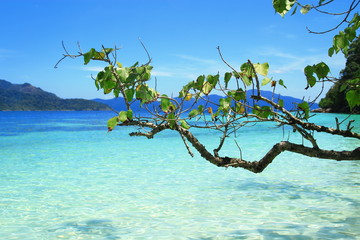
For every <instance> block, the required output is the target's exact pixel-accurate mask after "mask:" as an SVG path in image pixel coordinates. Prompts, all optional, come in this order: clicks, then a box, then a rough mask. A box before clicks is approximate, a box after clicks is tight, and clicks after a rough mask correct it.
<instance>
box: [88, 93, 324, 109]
mask: <svg viewBox="0 0 360 240" xmlns="http://www.w3.org/2000/svg"><path fill="white" fill-rule="evenodd" d="M252 94H253V93H252V91H251V90H248V91H247V92H246V95H247V96H248V98H250V95H252ZM261 94H262V96H264V97H266V98H268V99H272V97H273V98H274V100H275V101H277V99H282V100H284V107H285V108H286V109H287V110H289V111H291V110H296V105H295V103H301V102H302V100H301V99H298V98H294V97H289V96H281V95H279V94H274V96H273V94H272V92H270V91H261ZM208 97H209V99H210V101H208V102H207V101H205V100H199V101H198V103H197V104H195V106H196V105H206V107H212V108H213V109H217V106H216V105H215V104H212V103H219V100H220V98H223V97H221V96H219V95H209V96H208ZM176 99H177V98H176ZM178 100H179V101H181V100H180V99H178ZM93 101H96V102H99V103H104V104H107V105H108V106H110V107H111V108H113V109H115V110H117V111H126V106H125V101H124V99H123V98H121V97H119V98H113V99H99V98H97V99H93ZM193 104H194V99H191V100H190V101H186V102H184V108H190V107H191V106H192V105H193ZM249 104H250V105H252V103H249ZM158 105H159V102H154V103H151V104H148V105H147V107H149V108H150V109H153V108H154V107H156V106H158ZM131 108H132V110H134V111H139V110H140V101H138V102H136V103H134V104H132V105H131ZM317 108H319V105H318V104H317V103H314V104H312V105H310V109H311V110H313V109H317Z"/></svg>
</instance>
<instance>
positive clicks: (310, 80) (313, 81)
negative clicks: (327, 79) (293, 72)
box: [306, 76, 316, 87]
mask: <svg viewBox="0 0 360 240" xmlns="http://www.w3.org/2000/svg"><path fill="white" fill-rule="evenodd" d="M306 80H307V83H308V84H309V85H310V87H313V86H314V85H315V84H316V78H315V77H314V76H309V77H306Z"/></svg>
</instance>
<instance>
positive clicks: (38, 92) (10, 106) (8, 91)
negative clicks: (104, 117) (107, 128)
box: [0, 79, 110, 111]
mask: <svg viewBox="0 0 360 240" xmlns="http://www.w3.org/2000/svg"><path fill="white" fill-rule="evenodd" d="M84 110H86V111H94V110H96V111H97V110H110V109H109V107H108V106H107V105H106V104H102V103H98V102H94V101H91V100H85V99H62V98H59V97H58V96H56V95H55V94H53V93H49V92H46V91H44V90H42V89H41V88H38V87H34V86H32V85H31V84H29V83H24V84H12V83H10V82H8V81H5V80H1V79H0V111H84Z"/></svg>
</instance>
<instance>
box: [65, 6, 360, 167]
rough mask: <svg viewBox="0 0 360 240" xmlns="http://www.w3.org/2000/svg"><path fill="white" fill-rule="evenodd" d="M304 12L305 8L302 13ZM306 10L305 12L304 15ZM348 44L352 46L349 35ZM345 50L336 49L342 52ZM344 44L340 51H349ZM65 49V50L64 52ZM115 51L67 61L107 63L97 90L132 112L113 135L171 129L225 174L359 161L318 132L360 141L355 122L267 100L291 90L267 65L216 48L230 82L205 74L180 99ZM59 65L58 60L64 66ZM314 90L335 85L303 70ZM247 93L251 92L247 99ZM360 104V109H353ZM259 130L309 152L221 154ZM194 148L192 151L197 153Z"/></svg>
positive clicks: (281, 9)
mask: <svg viewBox="0 0 360 240" xmlns="http://www.w3.org/2000/svg"><path fill="white" fill-rule="evenodd" d="M330 2H331V1H319V6H314V7H311V8H314V9H318V8H320V6H323V5H326V4H329V3H330ZM295 4H297V5H298V6H302V5H301V4H300V3H298V2H297V1H294V0H293V1H291V0H274V1H273V5H274V8H275V10H276V11H277V12H278V13H280V14H282V15H283V14H285V13H286V12H287V11H289V10H290V9H291V8H292V7H293V6H294V5H295ZM302 7H303V8H304V7H306V6H302ZM304 11H305V10H303V11H302V12H303V13H304ZM358 22H359V20H355V22H351V23H349V26H353V25H356V26H357V25H358V24H359V23H358ZM345 35H346V39H348V40H350V39H351V38H350V37H349V36H350V35H351V33H349V31H348V32H347V33H345ZM336 46H337V47H339V46H338V45H336ZM345 47H346V46H345V45H341V46H340V49H341V50H342V51H343V52H346V50H344V49H345ZM64 49H65V48H64ZM118 50H119V49H117V48H105V47H102V48H101V49H100V50H96V49H94V48H91V49H90V50H89V51H88V52H82V51H81V50H80V52H79V53H78V54H75V55H71V54H69V53H68V51H66V49H65V53H66V54H64V56H63V58H62V59H61V60H63V59H65V58H68V57H70V58H78V57H82V58H83V59H84V64H88V63H89V62H91V61H100V62H103V63H104V64H105V66H104V69H103V70H102V71H100V72H99V73H98V74H97V76H96V78H94V79H93V80H94V82H95V86H96V88H97V89H98V90H100V89H101V90H103V92H104V94H110V93H112V94H114V96H115V97H123V98H124V101H125V105H126V109H127V110H126V111H121V112H119V113H117V115H116V116H114V117H112V118H111V119H109V120H108V129H109V131H111V130H113V129H114V128H115V127H116V126H137V127H138V129H137V131H135V132H132V133H130V136H144V137H147V138H153V137H154V136H155V135H157V134H158V133H160V132H162V131H164V130H172V131H175V132H177V133H178V134H179V136H180V138H181V139H182V141H183V142H184V144H185V148H186V150H187V151H188V153H189V154H190V155H191V156H193V155H194V154H193V150H194V149H195V150H196V151H197V152H198V153H199V154H200V155H201V156H202V157H203V158H205V159H206V160H208V161H209V162H211V163H213V164H215V165H216V166H219V167H235V168H236V167H241V168H244V169H247V170H249V171H252V172H255V173H259V172H262V171H263V170H264V169H265V168H266V167H267V166H268V165H269V164H270V163H271V162H272V161H273V160H274V159H275V158H276V157H277V156H278V155H279V154H281V153H282V152H284V151H290V152H295V153H299V154H302V155H305V156H309V157H317V158H324V159H334V160H339V161H340V160H360V147H358V148H355V149H353V150H349V151H337V150H335V149H333V150H326V149H323V148H322V147H321V146H320V145H319V143H318V142H317V141H316V138H315V136H314V133H315V132H321V133H325V134H329V135H330V136H332V135H338V136H342V137H348V138H354V139H360V134H359V133H356V132H354V131H352V130H353V128H352V126H351V124H352V123H353V122H352V121H349V123H348V124H347V127H346V128H345V129H341V128H340V124H338V125H337V128H336V129H334V128H330V127H327V126H322V125H318V124H315V123H312V122H310V120H311V113H310V104H311V103H308V102H306V101H302V102H301V103H298V104H295V105H294V109H293V111H290V110H289V109H286V108H285V107H284V104H285V103H284V101H283V100H282V99H277V98H275V97H274V94H273V96H272V97H271V98H267V97H265V96H263V95H262V91H261V88H262V87H263V86H265V85H270V87H271V88H272V89H273V93H275V90H276V87H278V86H280V87H285V88H286V86H285V83H284V81H283V80H282V79H273V78H271V77H270V76H268V73H269V68H270V66H269V64H268V63H267V62H265V63H253V62H252V61H250V60H247V61H245V62H244V63H243V64H241V65H240V67H238V68H235V67H233V66H231V65H230V64H228V62H227V61H226V60H225V58H224V57H223V54H222V52H221V50H220V48H218V53H219V56H220V58H221V59H222V61H223V62H224V64H226V65H227V66H229V69H230V71H228V72H226V73H225V74H224V75H222V76H220V74H208V75H200V76H198V77H197V78H196V79H194V80H193V81H190V82H189V83H187V84H186V85H184V86H183V87H182V89H181V90H180V91H179V95H178V97H176V98H174V97H169V96H167V95H165V94H161V93H159V92H157V91H156V89H154V88H151V87H150V85H149V81H150V80H151V71H152V69H153V67H152V66H151V65H150V63H151V58H150V57H149V61H148V62H147V63H145V64H139V63H138V62H136V63H134V64H133V65H131V66H129V67H125V66H123V65H122V64H121V63H120V62H118V61H117V58H116V56H117V54H116V53H117V51H118ZM61 60H60V61H61ZM304 73H305V77H306V79H307V84H308V87H313V86H314V85H315V84H316V83H317V82H324V81H328V80H330V77H329V76H328V75H329V73H330V69H329V67H328V66H327V65H326V64H325V63H323V62H321V63H319V64H315V65H309V66H307V67H305V70H304ZM247 90H252V94H250V95H248V94H246V93H247ZM213 93H219V94H220V95H222V96H223V97H221V98H220V99H218V100H216V101H214V100H213V99H212V98H211V97H210V95H211V94H213ZM136 102H140V104H141V106H142V108H143V109H144V110H146V111H145V113H144V111H140V112H133V110H132V106H133V104H134V103H136ZM357 104H359V102H355V105H357ZM257 123H272V124H274V125H275V126H277V127H285V126H287V127H289V128H291V129H292V130H293V131H294V132H296V133H298V134H299V135H300V136H301V138H302V139H303V141H307V142H308V145H309V146H306V145H304V144H297V143H295V142H290V141H289V140H287V141H281V142H279V143H276V144H275V145H274V146H273V147H272V148H270V149H269V150H268V152H267V153H266V154H265V155H264V156H263V157H262V158H261V159H260V160H258V161H249V160H245V159H243V157H242V151H241V149H240V146H239V145H238V144H237V146H238V147H239V151H240V157H233V156H226V155H221V150H222V149H223V147H224V146H225V145H226V144H227V143H228V139H229V137H230V136H238V135H239V130H240V129H241V128H242V127H245V126H253V125H254V124H257ZM195 129H208V130H211V131H213V132H214V133H216V134H218V135H219V136H220V137H219V142H218V144H217V146H216V147H215V148H214V149H213V150H209V147H207V146H206V145H204V144H203V143H201V142H200V140H199V138H197V137H196V134H195V131H193V130H195ZM191 146H192V147H191Z"/></svg>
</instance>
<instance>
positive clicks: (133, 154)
mask: <svg viewBox="0 0 360 240" xmlns="http://www.w3.org/2000/svg"><path fill="white" fill-rule="evenodd" d="M112 116H113V113H111V112H0V149H1V155H0V156H1V158H0V239H6V240H11V239H21V240H39V239H104V240H114V239H189V240H190V239H191V240H194V239H207V240H210V239H360V183H359V176H360V162H355V161H349V162H336V161H330V160H320V159H311V158H307V157H303V156H301V155H297V154H291V153H284V154H282V155H280V156H279V157H278V158H276V159H275V161H274V162H273V163H272V164H271V165H270V166H269V167H268V168H267V169H266V170H265V171H264V172H263V173H261V174H253V173H250V172H247V171H245V170H241V169H230V168H229V169H224V168H217V167H216V166H214V165H211V164H209V163H208V162H206V161H205V160H203V159H202V158H201V157H199V156H198V155H196V156H195V157H194V158H191V157H190V156H189V155H188V154H187V152H186V151H185V148H184V145H183V143H182V142H181V139H180V138H179V137H178V135H176V134H175V133H173V132H171V131H166V132H163V133H161V134H160V135H159V136H157V137H155V138H154V139H152V140H147V139H145V138H140V137H129V136H128V135H127V133H128V132H130V131H131V130H134V128H133V129H127V128H117V129H116V130H114V131H113V132H111V133H107V132H106V120H107V119H108V118H110V117H112ZM335 116H338V117H340V118H344V117H345V115H332V114H319V115H317V116H316V117H315V120H316V121H317V122H321V123H329V124H331V125H334V123H335V121H334V117H335ZM353 118H355V119H357V122H356V123H355V126H356V131H358V132H360V125H359V122H360V115H357V116H354V117H353ZM197 135H198V136H199V138H200V139H201V140H202V141H204V142H205V143H207V144H210V145H211V146H212V145H214V146H215V144H214V142H217V141H218V138H217V136H214V135H212V134H211V133H210V132H208V131H201V132H199V131H198V132H197ZM240 135H241V138H238V140H237V141H238V143H239V144H240V145H241V148H242V150H243V157H244V158H245V159H249V160H258V159H259V158H260V157H261V156H262V155H263V154H264V153H265V152H266V151H267V150H268V149H269V148H270V147H271V146H272V145H273V144H275V143H276V142H278V141H281V140H284V139H287V138H288V137H290V139H291V140H295V141H297V142H301V139H298V138H297V137H296V136H293V135H292V134H290V133H289V131H287V130H285V131H284V133H283V131H282V129H275V128H265V129H264V128H260V127H255V128H243V129H242V130H241V133H240ZM316 137H317V138H318V141H319V142H320V143H321V144H323V146H331V147H333V148H335V149H351V148H354V147H356V146H359V145H360V141H358V140H351V139H345V138H340V137H335V138H332V137H327V136H324V135H319V134H317V135H316ZM230 142H233V141H232V140H231V141H230ZM223 153H224V154H229V155H233V156H238V154H239V153H238V151H237V147H236V145H235V144H232V146H230V147H229V148H227V149H224V151H223Z"/></svg>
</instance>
